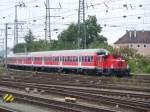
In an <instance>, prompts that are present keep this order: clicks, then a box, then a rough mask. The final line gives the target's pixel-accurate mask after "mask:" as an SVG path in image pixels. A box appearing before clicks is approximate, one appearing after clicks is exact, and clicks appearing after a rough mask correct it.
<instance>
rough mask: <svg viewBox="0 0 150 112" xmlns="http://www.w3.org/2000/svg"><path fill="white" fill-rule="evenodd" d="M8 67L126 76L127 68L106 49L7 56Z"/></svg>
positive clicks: (123, 62)
mask: <svg viewBox="0 0 150 112" xmlns="http://www.w3.org/2000/svg"><path fill="white" fill-rule="evenodd" d="M8 67H9V68H14V69H34V70H38V71H41V70H42V71H46V72H74V73H93V74H94V73H95V74H109V75H110V74H113V75H114V74H115V75H128V74H129V68H128V65H127V64H126V62H125V60H123V59H122V58H121V57H117V58H116V57H114V56H113V55H112V54H110V53H109V52H108V51H107V50H106V49H81V50H62V51H44V52H30V53H19V54H13V55H10V56H8Z"/></svg>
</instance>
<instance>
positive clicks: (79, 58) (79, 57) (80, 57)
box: [78, 56, 82, 68]
mask: <svg viewBox="0 0 150 112" xmlns="http://www.w3.org/2000/svg"><path fill="white" fill-rule="evenodd" d="M81 66H82V56H78V67H79V68H80V67H81Z"/></svg>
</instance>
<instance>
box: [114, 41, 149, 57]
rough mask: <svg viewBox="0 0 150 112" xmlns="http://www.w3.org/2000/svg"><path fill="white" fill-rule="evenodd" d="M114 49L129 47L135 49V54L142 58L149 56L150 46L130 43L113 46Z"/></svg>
mask: <svg viewBox="0 0 150 112" xmlns="http://www.w3.org/2000/svg"><path fill="white" fill-rule="evenodd" d="M115 47H129V48H133V49H136V50H137V52H138V53H139V54H141V55H144V56H150V44H146V43H145V44H144V43H130V44H115Z"/></svg>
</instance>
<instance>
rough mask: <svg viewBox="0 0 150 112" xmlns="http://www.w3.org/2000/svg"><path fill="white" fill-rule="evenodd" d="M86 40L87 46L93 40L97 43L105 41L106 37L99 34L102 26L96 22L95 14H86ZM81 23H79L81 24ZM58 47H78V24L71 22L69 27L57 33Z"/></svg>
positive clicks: (81, 38) (81, 37) (88, 46)
mask: <svg viewBox="0 0 150 112" xmlns="http://www.w3.org/2000/svg"><path fill="white" fill-rule="evenodd" d="M85 24H86V41H87V43H86V44H87V48H90V45H91V44H92V43H93V42H98V43H99V44H102V43H107V39H106V38H105V37H104V36H102V35H100V33H101V31H102V27H101V26H100V25H99V24H98V23H97V19H96V16H88V18H87V20H86V22H85ZM82 25H83V24H81V26H82ZM81 28H83V27H81ZM83 39H84V38H83V29H81V35H80V40H81V44H83ZM56 47H57V48H58V49H76V48H78V24H75V23H72V24H70V25H69V27H68V28H67V29H66V30H64V31H63V32H62V33H60V35H58V41H57V46H56Z"/></svg>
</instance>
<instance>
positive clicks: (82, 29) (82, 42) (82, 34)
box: [78, 0, 86, 49]
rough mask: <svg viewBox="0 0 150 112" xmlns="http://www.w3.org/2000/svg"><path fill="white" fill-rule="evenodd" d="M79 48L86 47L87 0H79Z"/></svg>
mask: <svg viewBox="0 0 150 112" xmlns="http://www.w3.org/2000/svg"><path fill="white" fill-rule="evenodd" d="M78 48H84V49H86V24H85V0H79V9H78Z"/></svg>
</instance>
